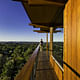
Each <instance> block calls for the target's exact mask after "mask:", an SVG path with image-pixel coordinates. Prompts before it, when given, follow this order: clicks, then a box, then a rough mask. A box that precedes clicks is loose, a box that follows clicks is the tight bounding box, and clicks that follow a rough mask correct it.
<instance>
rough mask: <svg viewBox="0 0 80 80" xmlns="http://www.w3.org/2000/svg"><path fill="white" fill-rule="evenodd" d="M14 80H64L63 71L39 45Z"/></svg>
mask: <svg viewBox="0 0 80 80" xmlns="http://www.w3.org/2000/svg"><path fill="white" fill-rule="evenodd" d="M14 80H63V69H62V68H61V67H60V65H59V63H58V62H57V61H56V59H54V58H53V57H52V56H50V57H49V55H48V54H47V53H46V51H42V52H40V51H39V45H38V47H37V48H36V49H35V51H34V52H33V54H32V56H31V57H30V59H29V61H28V62H27V63H26V64H25V65H24V67H23V68H22V70H21V71H20V73H19V74H18V75H17V76H16V77H15V79H14Z"/></svg>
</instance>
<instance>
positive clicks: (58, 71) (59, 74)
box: [50, 55, 64, 80]
mask: <svg viewBox="0 0 80 80" xmlns="http://www.w3.org/2000/svg"><path fill="white" fill-rule="evenodd" d="M50 62H51V65H52V67H53V69H54V71H55V73H56V75H57V77H58V80H63V73H64V70H63V68H62V66H61V65H60V64H59V63H58V61H57V60H56V59H55V58H54V57H53V56H52V55H51V56H50Z"/></svg>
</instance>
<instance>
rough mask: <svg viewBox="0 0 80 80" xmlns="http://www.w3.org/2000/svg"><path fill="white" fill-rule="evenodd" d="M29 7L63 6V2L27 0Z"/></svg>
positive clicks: (55, 0) (58, 0)
mask: <svg viewBox="0 0 80 80" xmlns="http://www.w3.org/2000/svg"><path fill="white" fill-rule="evenodd" d="M28 4H29V5H37V6H38V5H56V6H64V5H65V0H28Z"/></svg>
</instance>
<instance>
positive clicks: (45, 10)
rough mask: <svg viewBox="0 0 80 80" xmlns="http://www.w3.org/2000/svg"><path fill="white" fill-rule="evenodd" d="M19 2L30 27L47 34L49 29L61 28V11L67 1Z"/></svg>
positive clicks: (23, 0) (29, 0)
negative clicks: (29, 21) (28, 19)
mask: <svg viewBox="0 0 80 80" xmlns="http://www.w3.org/2000/svg"><path fill="white" fill-rule="evenodd" d="M17 1H21V2H22V4H23V6H24V9H25V11H26V12H27V14H28V16H29V18H30V20H31V24H32V26H34V27H35V25H34V24H36V26H37V28H40V31H44V32H49V27H54V30H55V31H56V28H61V27H63V9H64V6H65V3H66V2H67V0H17ZM46 26H47V27H48V28H46Z"/></svg>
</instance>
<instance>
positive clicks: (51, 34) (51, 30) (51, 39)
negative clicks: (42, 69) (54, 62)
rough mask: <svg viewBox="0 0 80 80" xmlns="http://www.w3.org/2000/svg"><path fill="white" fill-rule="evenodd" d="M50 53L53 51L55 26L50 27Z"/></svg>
mask: <svg viewBox="0 0 80 80" xmlns="http://www.w3.org/2000/svg"><path fill="white" fill-rule="evenodd" d="M49 51H50V55H52V53H53V27H50V49H49Z"/></svg>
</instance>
